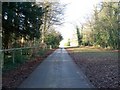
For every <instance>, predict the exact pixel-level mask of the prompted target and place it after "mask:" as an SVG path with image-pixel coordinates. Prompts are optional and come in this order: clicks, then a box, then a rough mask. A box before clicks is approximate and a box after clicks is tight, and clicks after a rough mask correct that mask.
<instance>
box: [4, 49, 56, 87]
mask: <svg viewBox="0 0 120 90" xmlns="http://www.w3.org/2000/svg"><path fill="white" fill-rule="evenodd" d="M54 50H55V49H52V50H49V51H47V52H46V53H45V54H44V56H42V57H41V56H36V57H35V59H34V60H28V62H26V63H24V64H22V65H20V66H19V67H17V68H16V69H14V70H11V71H9V72H7V73H3V74H2V87H3V89H5V88H17V87H18V86H19V85H20V83H22V81H24V80H25V79H26V78H27V77H28V76H29V75H30V74H31V73H32V71H33V70H34V69H35V68H36V67H37V66H38V65H39V64H40V63H41V62H42V61H43V60H44V59H45V58H46V57H47V56H48V55H50V54H51V53H52V52H53V51H54Z"/></svg>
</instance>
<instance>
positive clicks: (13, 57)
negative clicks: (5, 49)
mask: <svg viewBox="0 0 120 90" xmlns="http://www.w3.org/2000/svg"><path fill="white" fill-rule="evenodd" d="M12 59H13V60H12V62H13V64H14V63H15V50H13V52H12Z"/></svg>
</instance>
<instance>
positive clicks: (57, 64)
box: [18, 48, 94, 88]
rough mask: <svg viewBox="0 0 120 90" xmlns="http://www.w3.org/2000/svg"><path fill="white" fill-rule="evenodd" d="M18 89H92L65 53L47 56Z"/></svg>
mask: <svg viewBox="0 0 120 90" xmlns="http://www.w3.org/2000/svg"><path fill="white" fill-rule="evenodd" d="M18 88H94V86H93V85H92V84H91V83H90V82H89V80H88V79H87V78H86V76H85V75H84V74H83V73H82V71H81V70H80V68H79V67H78V66H77V65H76V64H75V62H74V61H73V60H72V58H71V57H70V56H69V55H68V53H67V51H66V50H65V49H64V48H62V49H57V50H56V51H54V52H53V53H52V54H51V55H49V56H48V57H47V58H46V59H45V60H44V61H43V62H42V63H41V64H40V65H39V66H38V67H37V68H36V69H35V70H34V71H33V72H32V73H31V74H30V76H29V77H28V78H27V79H26V80H25V81H23V82H22V83H21V85H20V86H19V87H18Z"/></svg>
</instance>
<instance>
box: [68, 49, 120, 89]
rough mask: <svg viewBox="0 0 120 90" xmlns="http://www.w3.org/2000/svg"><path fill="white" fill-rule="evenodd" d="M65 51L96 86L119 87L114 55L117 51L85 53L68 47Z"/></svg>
mask: <svg viewBox="0 0 120 90" xmlns="http://www.w3.org/2000/svg"><path fill="white" fill-rule="evenodd" d="M67 51H68V52H69V55H70V56H71V57H72V58H73V60H74V61H75V63H76V64H77V65H78V66H79V67H80V68H81V69H82V71H83V72H84V73H85V75H86V76H87V77H88V79H89V80H90V82H91V83H92V84H93V85H94V86H95V87H96V88H118V87H119V88H120V86H119V84H118V83H119V76H118V75H119V68H118V57H117V55H114V54H115V53H116V54H117V52H114V51H113V52H111V53H101V52H100V53H96V52H91V53H90V52H87V53H86V52H74V50H69V49H67Z"/></svg>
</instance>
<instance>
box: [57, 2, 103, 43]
mask: <svg viewBox="0 0 120 90" xmlns="http://www.w3.org/2000/svg"><path fill="white" fill-rule="evenodd" d="M60 1H61V3H65V4H67V6H66V9H65V11H64V17H65V23H64V24H63V25H61V26H59V27H58V28H57V29H58V30H59V31H60V32H61V34H62V36H63V38H64V41H65V40H68V38H71V37H72V35H73V33H75V25H80V22H81V23H84V22H85V18H86V17H87V16H90V15H91V12H92V11H93V9H94V5H95V4H97V3H99V2H101V1H102V0H60Z"/></svg>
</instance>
